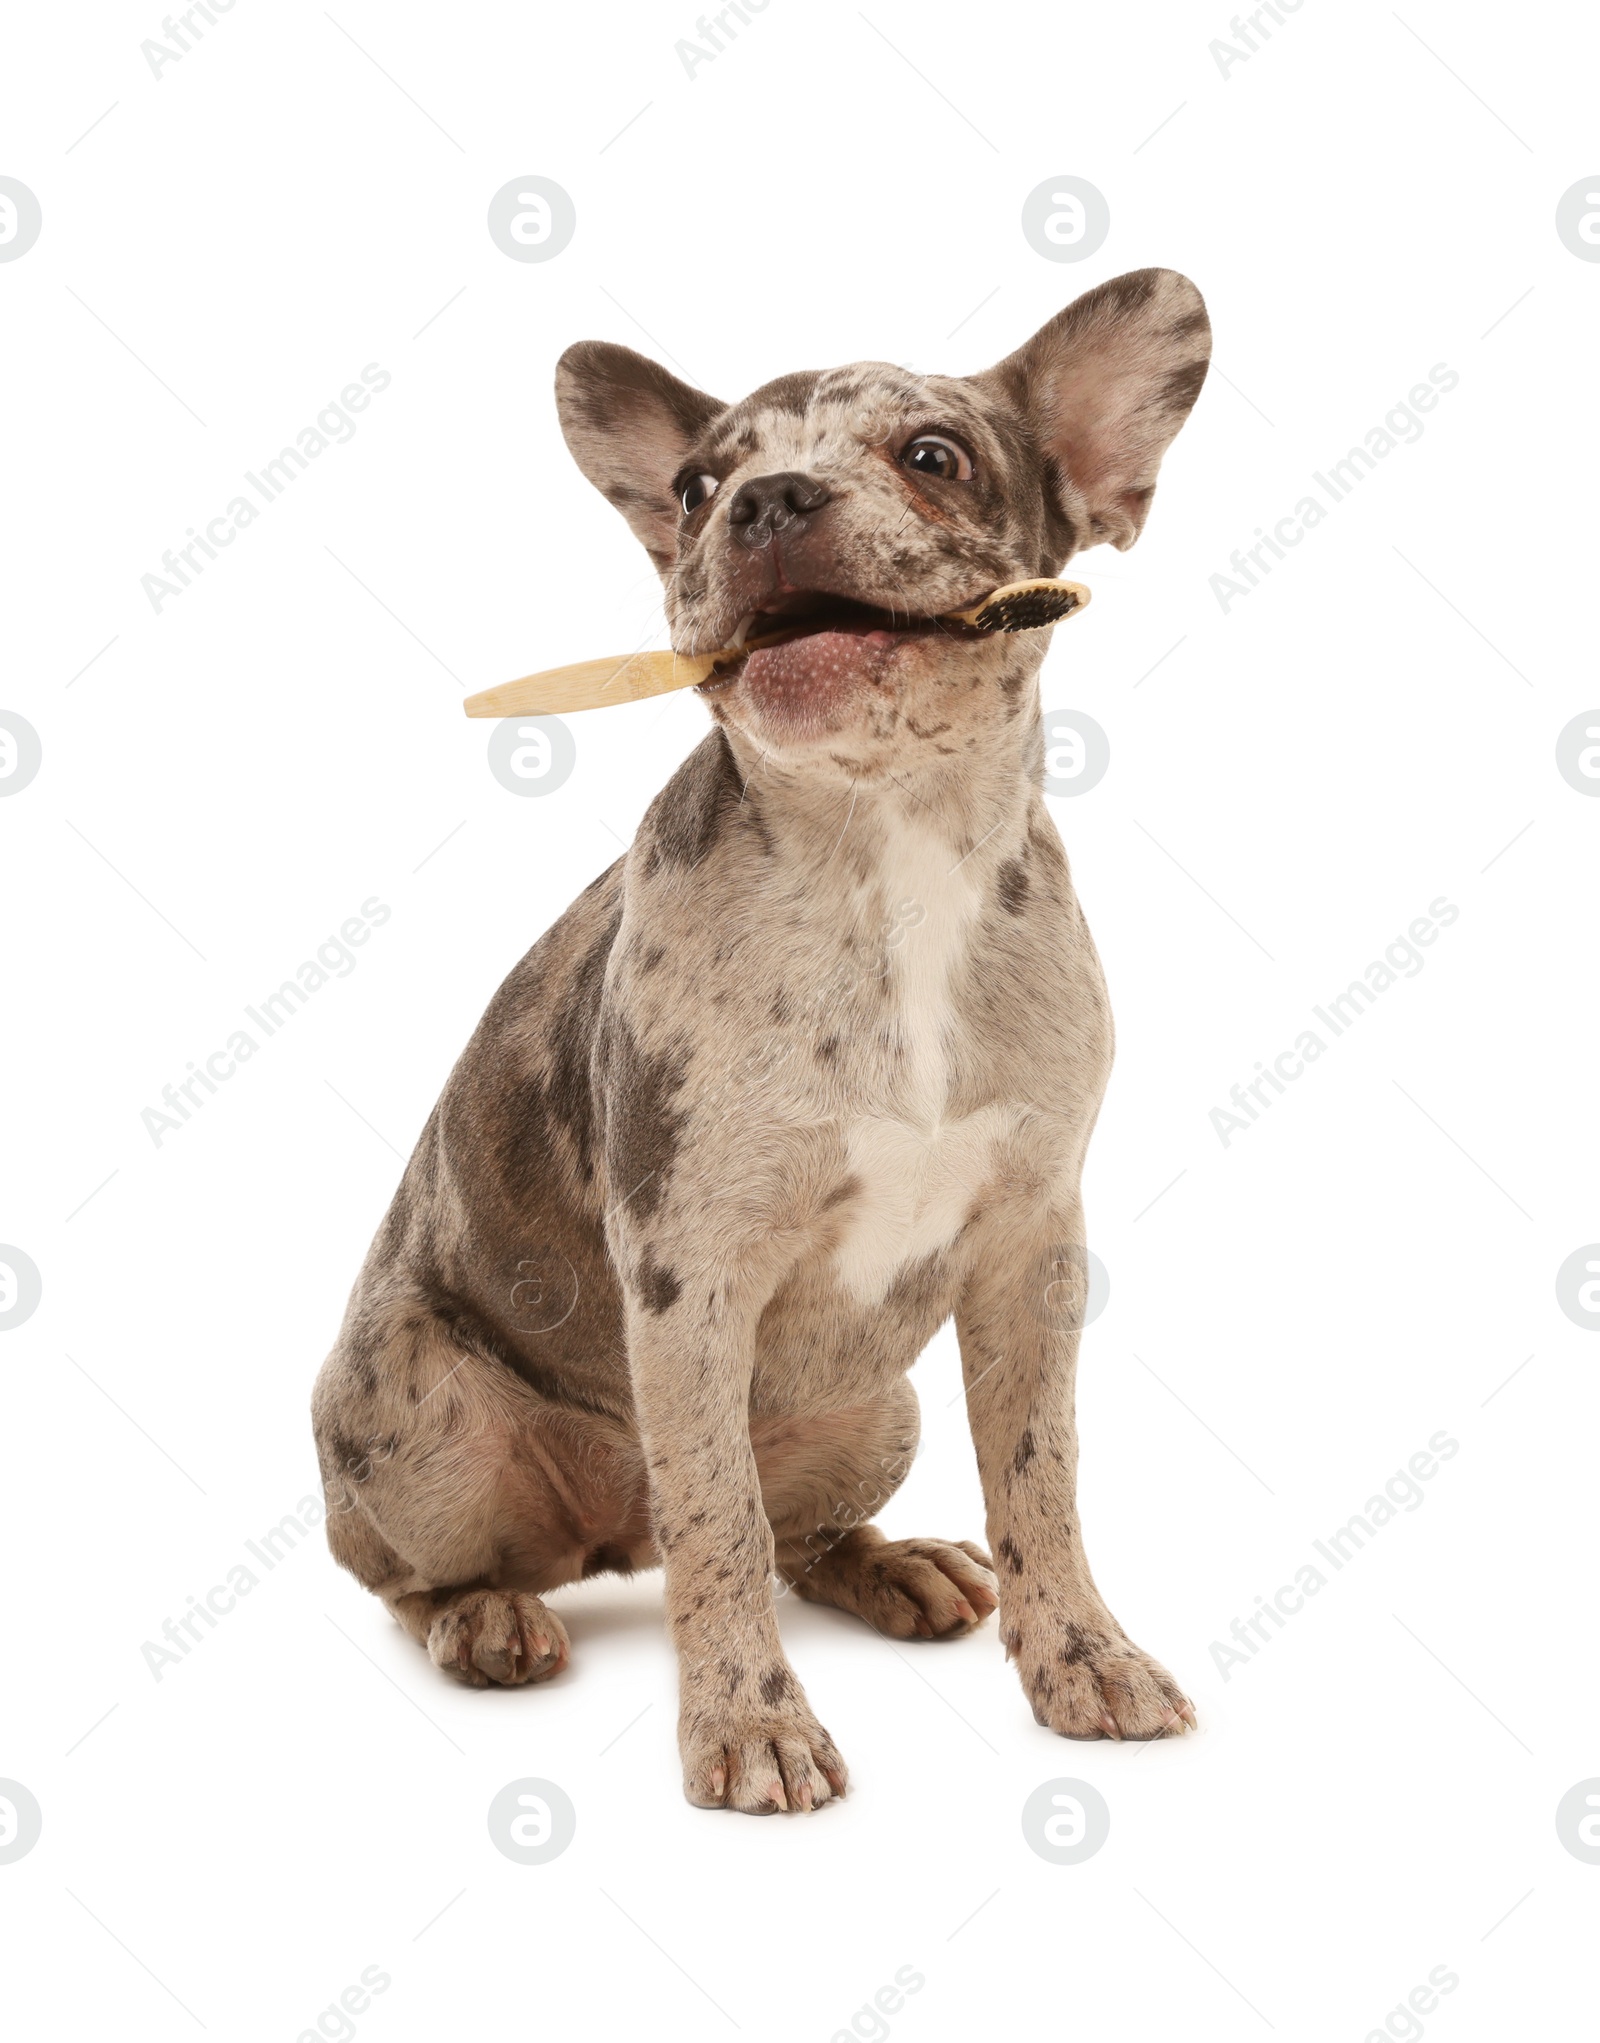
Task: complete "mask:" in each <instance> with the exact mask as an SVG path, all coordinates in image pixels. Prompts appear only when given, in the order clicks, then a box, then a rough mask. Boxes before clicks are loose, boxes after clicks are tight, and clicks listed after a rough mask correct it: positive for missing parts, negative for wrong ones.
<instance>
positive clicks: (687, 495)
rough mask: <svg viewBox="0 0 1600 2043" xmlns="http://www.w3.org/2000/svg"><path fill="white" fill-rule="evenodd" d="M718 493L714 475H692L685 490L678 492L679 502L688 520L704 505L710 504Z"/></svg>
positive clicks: (685, 485)
mask: <svg viewBox="0 0 1600 2043" xmlns="http://www.w3.org/2000/svg"><path fill="white" fill-rule="evenodd" d="M716 493H717V478H716V477H715V476H714V475H691V476H690V478H689V480H688V481H687V482H686V483H685V484H684V486H683V488H682V489H681V490H679V492H678V501H679V503H680V504H682V506H683V515H684V516H685V517H686V518H687V517H690V516H692V514H693V513H694V512H696V511H698V510H699V508H700V506H701V505H702V504H703V503H706V502H708V501H709V500H710V499H711V498H712V497H714V496H715V495H716Z"/></svg>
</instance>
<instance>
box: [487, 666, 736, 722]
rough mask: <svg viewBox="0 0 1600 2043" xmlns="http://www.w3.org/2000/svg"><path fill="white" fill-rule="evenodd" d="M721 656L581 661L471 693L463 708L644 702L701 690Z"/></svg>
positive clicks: (503, 710) (514, 710) (517, 709)
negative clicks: (680, 691) (678, 691)
mask: <svg viewBox="0 0 1600 2043" xmlns="http://www.w3.org/2000/svg"><path fill="white" fill-rule="evenodd" d="M717 658H718V655H717V654H715V653H663V652H642V653H623V654H621V655H616V654H613V655H612V656H611V658H609V659H604V660H580V661H579V662H578V664H577V665H576V666H575V667H553V668H551V669H550V670H549V672H548V673H544V674H524V675H523V676H522V678H521V680H519V681H502V682H501V683H500V685H499V687H498V688H485V689H484V690H483V691H482V693H481V694H478V695H469V696H468V697H467V700H466V702H465V704H464V705H463V707H464V708H465V709H466V712H467V715H468V716H564V715H566V714H568V713H570V712H571V711H572V710H575V709H604V708H605V707H606V706H607V705H608V704H610V703H618V702H643V701H644V700H645V698H646V697H647V696H651V695H666V694H668V693H669V692H670V691H671V690H672V689H674V688H694V687H696V686H698V684H699V683H700V682H702V681H704V680H705V678H706V676H707V675H708V674H709V673H710V672H711V669H712V667H713V665H714V664H715V662H716V660H717Z"/></svg>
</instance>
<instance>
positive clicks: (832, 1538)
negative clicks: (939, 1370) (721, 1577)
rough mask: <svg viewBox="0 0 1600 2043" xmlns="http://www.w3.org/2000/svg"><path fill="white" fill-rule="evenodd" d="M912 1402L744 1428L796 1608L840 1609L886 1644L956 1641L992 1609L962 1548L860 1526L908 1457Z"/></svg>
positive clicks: (986, 1569) (902, 1395)
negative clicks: (799, 1602)
mask: <svg viewBox="0 0 1600 2043" xmlns="http://www.w3.org/2000/svg"><path fill="white" fill-rule="evenodd" d="M918 1430H919V1421H918V1414H917V1399H916V1393H915V1392H914V1391H913V1390H912V1388H911V1386H910V1384H909V1383H907V1382H906V1381H905V1379H904V1378H901V1379H900V1380H899V1381H898V1382H897V1383H896V1385H895V1386H894V1389H893V1391H892V1392H891V1393H890V1394H889V1395H888V1396H886V1397H884V1398H882V1399H881V1400H879V1401H877V1402H874V1403H872V1404H867V1405H854V1406H851V1407H849V1408H847V1409H844V1410H839V1411H835V1412H828V1413H821V1414H814V1415H812V1416H810V1417H807V1418H803V1419H802V1418H794V1419H784V1420H776V1419H770V1420H757V1421H756V1422H754V1423H753V1424H752V1426H751V1440H752V1443H753V1445H754V1447H755V1455H756V1466H757V1468H758V1469H759V1470H760V1474H761V1492H762V1501H763V1503H764V1504H765V1505H766V1509H767V1514H768V1517H769V1518H770V1520H771V1522H772V1530H773V1539H774V1542H775V1549H776V1551H775V1565H776V1568H777V1572H778V1574H779V1575H780V1577H781V1578H782V1579H783V1580H784V1581H785V1582H786V1583H787V1584H788V1586H789V1587H790V1588H791V1589H792V1590H793V1591H794V1593H795V1594H796V1595H797V1596H800V1597H802V1598H804V1600H805V1601H806V1602H807V1603H831V1604H832V1605H833V1606H834V1607H835V1608H836V1609H838V1610H848V1611H850V1612H851V1613H852V1614H853V1615H854V1616H856V1617H859V1618H861V1619H862V1620H863V1621H864V1622H865V1623H867V1624H869V1625H871V1626H872V1628H873V1630H874V1631H877V1632H882V1633H883V1634H884V1635H885V1636H886V1637H888V1638H892V1639H917V1638H920V1639H949V1638H959V1637H960V1636H961V1635H962V1634H963V1633H964V1632H970V1631H972V1630H973V1629H974V1628H975V1627H976V1626H977V1625H980V1624H981V1623H982V1622H983V1620H984V1619H985V1618H986V1617H987V1616H988V1615H989V1614H990V1612H991V1611H993V1610H994V1608H995V1606H996V1604H997V1603H998V1601H999V1589H998V1585H997V1584H996V1581H995V1577H994V1571H993V1568H992V1566H991V1564H990V1561H989V1556H988V1555H987V1554H986V1553H985V1552H984V1551H983V1549H982V1547H980V1546H975V1545H974V1544H973V1543H972V1542H971V1541H970V1540H964V1539H962V1540H950V1539H886V1538H885V1537H884V1535H883V1534H882V1533H881V1532H880V1531H879V1530H878V1528H877V1526H876V1525H873V1524H870V1523H868V1521H869V1520H870V1519H871V1518H872V1517H873V1516H875V1514H876V1513H877V1512H878V1511H880V1510H881V1509H882V1508H883V1506H884V1505H885V1504H886V1503H887V1502H888V1501H889V1499H890V1497H891V1496H893V1494H894V1492H895V1491H896V1490H897V1489H898V1488H899V1487H900V1484H901V1483H902V1481H903V1480H904V1479H905V1475H906V1472H907V1470H908V1469H909V1468H910V1466H911V1461H912V1457H913V1456H914V1455H915V1453H916V1449H917V1434H918Z"/></svg>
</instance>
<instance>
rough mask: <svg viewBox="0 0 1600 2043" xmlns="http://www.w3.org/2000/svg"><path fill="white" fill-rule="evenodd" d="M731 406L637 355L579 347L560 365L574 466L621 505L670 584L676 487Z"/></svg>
mask: <svg viewBox="0 0 1600 2043" xmlns="http://www.w3.org/2000/svg"><path fill="white" fill-rule="evenodd" d="M726 409H727V406H726V405H724V404H722V403H721V402H720V401H719V400H718V399H717V398H715V397H707V395H706V394H705V392H704V391H703V390H696V389H695V388H694V387H693V385H691V384H688V383H680V382H679V381H678V378H677V377H676V376H674V375H671V374H670V373H669V372H668V371H667V370H665V369H663V368H662V367H661V366H660V364H659V363H657V362H652V361H651V360H650V359H649V357H648V356H646V355H638V354H635V353H634V351H633V349H632V348H624V347H619V346H617V345H616V344H615V343H614V342H612V341H578V342H577V343H576V344H575V345H574V346H572V347H570V348H568V349H567V351H566V353H565V354H564V355H563V356H562V357H561V360H560V361H559V362H558V363H557V364H556V410H557V412H558V413H559V415H560V418H561V430H562V432H563V433H564V434H565V436H566V442H567V445H568V447H569V448H570V449H571V451H572V458H573V460H574V461H576V462H577V464H578V466H579V467H580V468H581V469H582V470H583V472H584V474H585V475H586V476H588V478H589V480H590V481H591V482H592V483H593V484H594V486H595V488H596V489H597V490H599V492H600V494H601V495H602V496H603V497H605V498H606V499H607V501H608V502H610V503H613V504H615V505H616V507H617V509H618V510H619V511H620V512H621V513H622V515H623V517H625V518H626V519H627V521H628V523H629V524H630V525H631V526H632V527H633V533H634V537H635V538H636V539H638V540H639V541H640V543H641V544H642V545H643V547H644V550H645V552H646V553H648V554H649V556H650V558H651V560H652V561H654V563H655V565H656V569H657V572H658V573H660V574H661V575H662V576H665V575H666V574H667V572H668V571H669V569H670V568H671V566H672V563H673V560H674V557H675V556H676V553H677V545H678V501H677V498H676V497H675V496H674V495H673V493H672V485H673V481H674V480H675V478H676V476H677V474H678V471H679V469H680V468H682V466H683V462H684V457H685V455H686V454H687V453H688V451H689V449H690V447H691V446H692V445H693V444H694V442H695V441H696V440H697V439H698V438H699V437H700V435H701V433H702V432H703V431H704V430H705V428H706V426H707V425H708V424H709V422H710V421H711V420H712V419H714V418H715V417H716V416H717V414H718V412H721V411H726Z"/></svg>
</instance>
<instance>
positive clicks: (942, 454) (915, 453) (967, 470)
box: [900, 433, 972, 482]
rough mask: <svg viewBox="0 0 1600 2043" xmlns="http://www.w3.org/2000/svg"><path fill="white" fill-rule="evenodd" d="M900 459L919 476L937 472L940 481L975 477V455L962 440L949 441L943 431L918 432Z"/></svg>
mask: <svg viewBox="0 0 1600 2043" xmlns="http://www.w3.org/2000/svg"><path fill="white" fill-rule="evenodd" d="M900 461H901V464H902V466H903V467H906V468H911V469H914V470H915V471H916V473H917V474H918V475H936V476H938V477H939V479H940V481H941V482H970V481H971V480H972V456H971V455H970V454H969V453H968V452H967V450H966V448H965V447H963V446H962V445H961V444H960V443H959V441H956V440H947V439H946V438H945V437H944V435H943V434H942V433H919V434H918V435H917V437H916V438H915V439H914V440H913V441H912V442H911V443H910V445H909V446H908V447H906V449H905V450H904V452H903V453H902V454H901V456H900Z"/></svg>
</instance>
